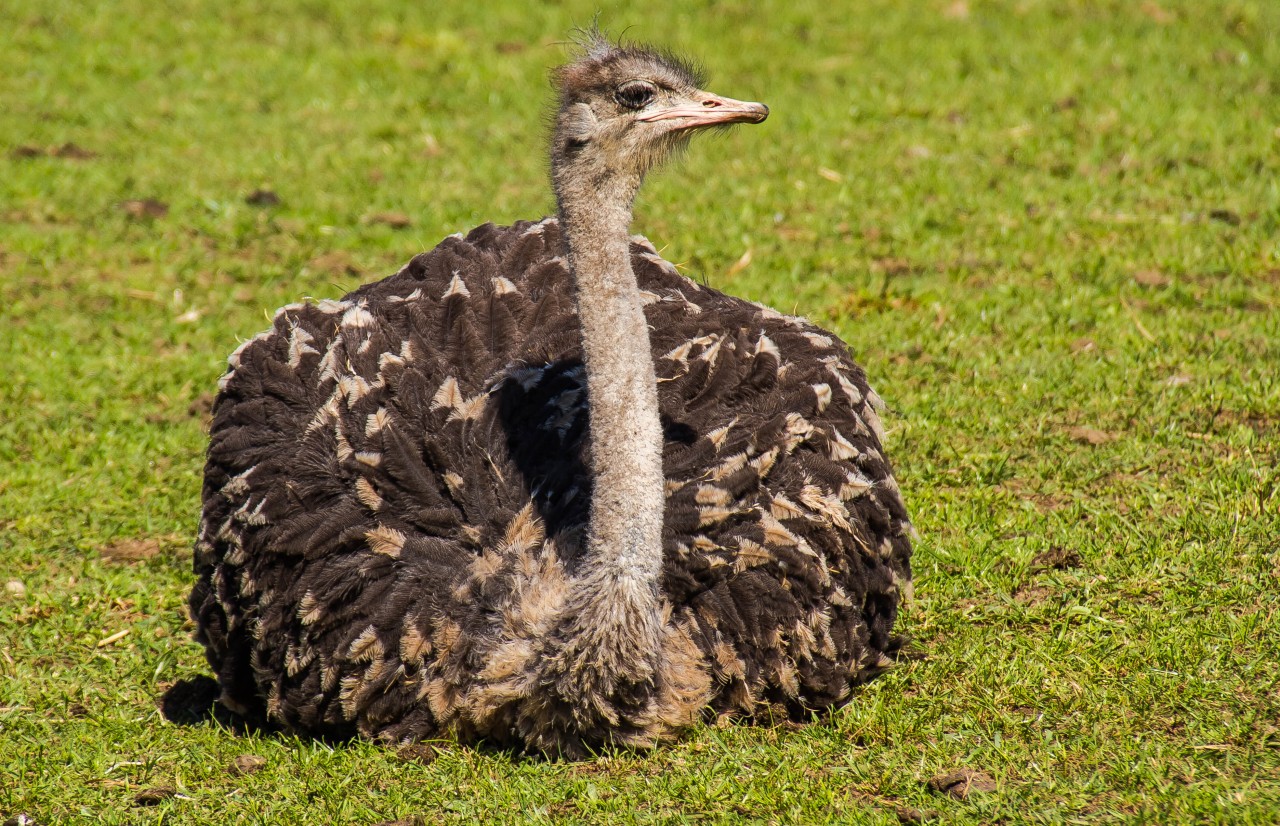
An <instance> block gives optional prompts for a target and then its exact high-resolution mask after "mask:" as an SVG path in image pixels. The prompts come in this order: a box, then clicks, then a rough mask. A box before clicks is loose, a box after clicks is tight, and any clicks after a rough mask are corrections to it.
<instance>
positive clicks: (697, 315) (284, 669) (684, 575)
mask: <svg viewBox="0 0 1280 826" xmlns="http://www.w3.org/2000/svg"><path fill="white" fill-rule="evenodd" d="M694 81H695V78H694V77H693V76H692V75H691V73H690V72H689V70H688V69H687V68H686V67H685V66H683V65H682V64H680V63H679V62H676V61H673V60H671V59H670V58H668V57H666V56H663V55H660V54H657V53H654V52H650V51H646V50H643V49H639V48H620V47H617V46H613V45H610V44H608V43H606V42H604V41H602V40H599V39H596V40H594V41H593V42H592V43H591V44H589V46H588V48H587V50H586V53H585V54H584V55H583V56H582V57H581V58H580V59H579V60H577V61H576V62H574V63H572V64H570V65H569V66H567V67H565V68H563V69H562V70H560V72H559V74H558V83H559V85H560V105H559V109H558V114H557V121H556V129H555V134H554V136H553V142H552V169H553V173H552V176H553V182H554V184H555V187H556V194H557V200H558V203H559V207H560V216H559V219H555V218H549V219H545V220H543V221H541V222H538V223H519V224H516V225H515V226H511V227H496V226H493V225H485V226H482V227H479V228H477V229H475V230H473V231H472V232H471V233H470V234H468V235H467V236H466V237H465V238H464V237H460V236H452V237H450V238H448V239H446V240H445V241H443V242H442V243H441V244H440V245H439V246H438V247H436V248H435V249H434V250H432V251H431V252H428V253H425V254H423V255H419V256H418V257H416V258H414V259H413V260H412V261H411V262H410V263H409V264H408V265H407V266H406V267H405V268H404V269H403V270H401V271H400V272H399V273H397V274H395V275H393V276H391V277H390V278H387V279H385V280H383V281H380V282H378V283H375V284H371V285H367V286H365V287H362V288H360V289H359V290H356V291H355V292H354V293H351V294H350V295H348V296H347V297H346V298H344V299H343V300H341V301H322V302H319V303H315V304H298V305H292V306H289V307H285V308H283V309H282V310H280V311H279V312H278V313H277V314H276V318H275V322H274V324H273V326H272V329H270V330H269V331H267V332H266V333H263V334H262V335H260V336H258V337H257V338H255V339H253V340H252V341H250V342H248V343H246V344H245V345H244V346H242V347H241V348H240V349H239V350H238V351H237V352H236V353H235V354H234V355H233V356H232V357H231V361H230V369H229V370H228V372H227V374H226V375H225V376H224V377H223V379H222V381H221V393H220V395H219V398H218V401H217V403H216V405H215V408H214V421H213V427H212V438H211V443H210V447H209V455H208V464H207V466H206V470H205V482H204V494H203V495H204V506H203V513H202V518H201V524H200V535H199V539H198V542H197V545H196V559H195V567H196V572H197V574H198V577H199V581H198V583H197V585H196V587H195V589H194V591H193V592H192V594H191V599H190V605H191V610H192V614H193V616H194V617H195V620H196V623H197V628H198V630H197V636H198V638H199V640H200V641H201V642H202V643H203V644H204V645H205V648H206V652H207V655H208V658H209V662H210V664H211V665H212V667H213V669H214V671H215V673H216V675H217V677H218V680H219V682H220V684H221V689H222V702H223V703H224V704H225V705H226V706H228V707H230V708H231V709H233V710H236V711H239V712H241V713H246V714H258V715H262V714H265V715H266V716H267V717H268V718H270V719H272V720H274V721H276V722H278V723H281V724H284V725H286V726H288V727H291V728H294V729H297V730H303V731H308V732H313V733H320V734H334V735H345V734H360V735H363V736H367V737H371V738H377V739H381V740H386V741H391V742H400V741H412V740H417V739H422V738H427V737H434V736H440V735H445V734H452V735H454V736H457V737H460V738H463V739H469V740H474V739H480V738H484V739H486V740H488V741H490V742H499V743H508V744H513V745H517V746H521V747H529V748H533V749H537V750H543V751H547V752H553V753H564V754H580V753H583V752H584V751H586V750H588V749H590V748H593V747H596V746H600V745H605V744H610V743H616V744H625V745H637V746H643V745H649V744H652V743H654V742H655V741H657V740H659V739H661V738H663V737H666V736H669V735H671V734H673V733H675V732H677V731H679V730H680V729H681V728H682V727H685V726H688V725H690V724H692V723H694V722H696V721H697V720H698V719H701V718H703V717H704V716H706V715H711V714H724V715H731V716H737V717H748V718H750V717H753V716H756V715H758V714H760V713H762V712H763V711H768V712H770V713H775V710H776V709H778V707H779V706H782V707H785V709H786V710H787V712H788V713H790V714H792V715H795V716H799V715H803V714H805V713H807V712H808V711H810V710H814V709H822V708H828V707H832V706H835V705H838V704H840V703H842V702H844V701H846V700H848V699H849V697H850V692H851V689H852V687H853V686H854V685H856V684H857V683H858V682H859V681H861V680H863V679H865V678H866V677H867V676H869V675H871V674H874V673H876V672H877V671H878V670H879V669H882V668H883V667H885V666H886V665H887V664H888V662H889V655H890V654H891V653H892V651H893V649H894V648H895V646H896V641H895V638H894V637H893V635H892V627H893V622H894V618H895V614H896V611H897V606H898V602H899V599H900V597H901V596H902V594H903V591H904V590H907V589H909V585H910V577H911V574H910V564H909V558H910V554H911V545H910V540H909V534H910V531H911V528H910V523H909V521H908V518H907V513H906V509H905V507H904V506H903V503H902V499H901V496H900V495H899V492H898V488H897V486H896V484H895V483H894V480H893V477H892V475H891V472H890V468H889V465H888V462H887V460H886V458H885V456H884V454H883V450H882V446H881V442H882V439H883V432H882V430H881V427H880V418H879V413H880V409H881V407H882V406H881V404H880V402H879V399H878V397H877V396H876V395H875V393H873V392H872V391H871V389H870V388H869V387H868V386H867V381H866V377H865V375H864V374H863V371H862V370H861V369H860V368H859V367H858V366H857V365H855V364H854V363H853V362H852V361H851V360H850V358H849V355H848V351H847V348H846V346H845V345H844V343H843V342H841V341H840V340H839V339H838V338H837V337H836V336H835V335H833V334H832V333H829V332H826V331H824V330H821V329H819V328H817V327H815V326H813V325H812V324H810V323H808V322H807V321H805V320H803V319H799V318H794V317H789V316H784V315H781V314H779V313H777V312H775V311H773V310H770V309H768V308H766V307H762V306H759V305H755V304H752V303H749V302H746V301H742V300H740V299H737V298H732V297H730V296H726V295H724V294H723V293H720V292H718V291H716V290H713V289H709V288H706V287H702V286H699V285H698V284H696V283H695V282H693V281H691V280H689V279H688V278H685V277H684V276H682V275H680V274H678V273H677V272H676V270H675V269H674V268H673V267H672V266H671V265H670V264H669V263H667V262H666V261H663V260H662V259H661V258H660V257H659V256H658V255H657V253H656V252H655V251H654V249H653V247H652V246H651V245H650V244H649V242H648V241H646V240H644V239H643V238H639V237H634V238H633V237H629V236H628V234H627V226H628V225H629V223H630V217H631V200H632V198H633V197H634V194H635V191H636V189H637V188H638V187H639V185H640V182H641V180H642V178H643V176H644V173H645V172H646V171H648V170H649V169H650V168H652V166H653V165H654V164H656V163H658V162H659V161H660V160H661V158H662V157H664V156H665V155H666V153H668V152H669V151H670V150H671V149H673V148H675V147H676V146H678V145H679V144H680V143H681V142H682V141H684V140H687V138H688V136H689V135H690V134H691V133H692V132H693V131H695V130H696V129H698V128H701V127H704V126H711V125H718V124H722V123H733V122H759V121H761V120H763V119H764V117H765V115H766V114H767V109H765V108H764V107H763V106H761V105H760V104H747V103H742V102H739V101H732V100H730V99H727V98H722V97H718V96H714V95H711V94H709V93H707V92H703V91H701V90H699V89H698V88H697V85H696V84H695V82H694Z"/></svg>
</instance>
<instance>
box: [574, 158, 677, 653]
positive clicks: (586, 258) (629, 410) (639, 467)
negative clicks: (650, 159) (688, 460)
mask: <svg viewBox="0 0 1280 826" xmlns="http://www.w3.org/2000/svg"><path fill="white" fill-rule="evenodd" d="M639 185H640V181H639V179H638V178H629V177H627V176H614V177H609V178H606V179H605V180H604V181H600V180H599V179H597V181H596V182H595V185H593V186H578V187H574V186H571V185H566V184H565V182H564V181H563V180H561V178H560V176H559V175H557V181H556V194H557V199H558V201H559V207H560V218H561V223H562V226H563V227H564V229H565V231H566V234H567V236H568V252H569V266H570V270H571V271H572V273H573V278H574V281H575V283H576V287H577V289H576V296H577V298H576V300H577V307H578V317H579V319H580V321H581V324H582V349H583V353H584V358H585V362H586V374H587V392H588V395H589V398H590V407H589V417H590V425H591V426H590V445H591V471H592V475H593V494H592V500H591V514H590V521H589V524H588V532H587V555H588V558H587V560H586V564H587V566H588V567H587V568H585V569H584V579H585V580H589V581H590V582H589V587H588V591H589V592H590V593H589V594H579V595H576V596H578V597H579V600H575V601H576V602H578V603H579V604H578V605H577V606H576V608H577V609H579V610H581V609H583V608H584V605H583V601H588V602H594V603H597V604H598V603H600V602H602V601H604V600H606V599H608V600H611V601H614V604H613V606H612V609H613V610H614V611H616V609H617V608H619V607H622V606H620V605H619V604H618V603H619V602H621V603H622V605H623V606H626V607H627V608H629V609H630V612H631V613H632V616H631V617H630V618H629V621H624V622H625V624H627V625H629V626H632V627H633V628H634V627H635V625H636V624H637V621H639V622H638V624H639V625H640V626H646V625H649V622H648V620H649V617H648V616H638V615H637V614H641V615H643V614H650V613H651V612H652V611H653V610H654V608H655V607H656V605H657V590H658V579H659V576H660V574H661V570H662V521H663V507H664V504H665V501H664V492H663V475H662V426H661V424H660V422H659V419H658V392H657V383H656V381H655V377H654V368H653V355H652V352H651V350H650V345H649V328H648V325H647V323H646V321H645V316H644V309H643V304H642V303H641V297H640V288H639V286H638V285H637V284H636V277H635V273H634V272H633V271H632V269H631V254H630V233H629V231H630V224H631V204H632V200H633V199H634V197H635V193H636V191H637V189H638V188H639ZM597 607H600V608H603V607H604V606H597ZM588 613H593V612H591V611H589V612H588ZM650 627H651V626H650Z"/></svg>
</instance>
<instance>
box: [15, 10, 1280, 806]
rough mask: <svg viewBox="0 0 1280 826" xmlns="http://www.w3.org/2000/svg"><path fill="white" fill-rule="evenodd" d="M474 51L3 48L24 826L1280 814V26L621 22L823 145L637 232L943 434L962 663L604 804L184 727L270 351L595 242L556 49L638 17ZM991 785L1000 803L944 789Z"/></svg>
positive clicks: (225, 13)
mask: <svg viewBox="0 0 1280 826" xmlns="http://www.w3.org/2000/svg"><path fill="white" fill-rule="evenodd" d="M448 5H449V4H427V3H411V4H402V3H394V2H389V1H383V0H379V1H378V2H367V3H360V4H352V3H336V2H328V0H311V1H310V2H297V3H293V4H285V3H273V4H256V3H242V4H225V3H212V2H207V1H206V0H185V1H184V2H180V3H177V4H173V5H171V6H169V7H167V10H166V11H165V12H163V13H162V12H160V11H158V9H157V7H156V6H155V5H154V4H146V3H142V2H137V0H112V2H107V3H100V4H83V3H73V2H67V0H52V1H51V2H48V3H42V4H37V5H32V4H18V5H16V6H15V5H13V4H9V5H7V6H4V7H3V8H0V31H4V32H6V34H5V35H4V38H5V39H6V42H5V45H4V47H3V48H0V100H3V101H4V105H3V106H0V149H2V150H3V155H2V156H0V363H3V364H4V370H3V372H2V373H0V574H2V575H3V576H0V578H3V579H4V580H5V581H6V582H7V583H8V585H7V586H6V590H5V591H4V592H3V593H0V644H2V647H0V676H2V678H3V679H0V753H2V754H3V755H4V758H3V759H0V817H9V816H13V815H16V814H18V813H26V814H28V815H31V816H33V817H35V818H36V819H37V820H38V821H39V822H40V823H42V824H47V823H62V822H94V823H162V822H163V823H210V822H216V823H233V822H234V823H298V824H311V823H314V824H327V823H348V822H350V823H378V822H381V821H388V820H395V819H400V818H409V817H414V816H418V817H421V818H423V819H424V822H433V823H434V822H444V823H469V822H494V823H497V822H525V821H527V822H533V823H547V822H552V823H578V822H599V823H628V822H635V823H650V822H744V823H745V822H761V823H800V822H805V823H810V822H859V823H896V822H898V819H899V814H898V810H899V809H903V810H905V809H912V810H917V812H919V813H920V814H921V815H922V816H925V817H937V818H938V819H939V820H940V821H942V822H949V823H989V822H993V821H1004V822H1019V823H1021V822H1027V823H1110V822H1146V823H1178V822H1187V823H1189V822H1200V823H1204V822H1220V823H1233V824H1249V823H1259V824H1262V823H1273V822H1275V820H1276V819H1277V817H1280V729H1278V728H1277V727H1278V726H1280V665H1278V664H1277V663H1278V661H1280V650H1278V648H1280V645H1278V644H1277V640H1280V619H1278V618H1277V610H1278V609H1280V540H1278V536H1280V518H1277V511H1278V509H1280V493H1277V491H1278V490H1280V471H1278V470H1277V467H1278V466H1280V371H1278V369H1277V365H1280V5H1277V4H1275V3H1273V2H1269V0H1225V1H1224V2H1202V0H1152V2H1141V3H1139V2H1137V1H1136V0H1134V2H1128V1H1127V0H1060V2H1048V0H1044V1H1043V2H1041V1H1038V0H969V2H967V3H966V2H951V0H917V2H910V3H899V2H896V0H866V2H863V3H859V4H857V5H856V6H855V7H852V8H848V7H845V4H838V3H830V2H818V1H817V0H788V2H785V3H783V2H775V1H774V0H766V2H761V3H753V4H747V3H729V2H724V3H720V2H717V3H696V4H690V3H679V4H676V3H672V4H662V6H663V7H660V8H648V7H646V8H645V9H644V11H643V13H641V12H640V11H638V10H635V9H631V10H621V9H612V8H609V9H605V12H604V15H603V17H602V20H603V21H604V22H605V23H606V24H608V25H609V26H610V27H612V28H614V29H615V30H620V29H622V28H624V27H625V26H629V25H630V26H634V28H633V29H632V30H631V34H633V35H634V36H635V37H638V38H642V39H654V40H658V41H661V42H662V43H664V44H665V45H669V46H672V47H676V48H679V49H682V50H686V51H688V52H690V53H692V54H694V55H697V56H698V57H700V58H701V59H702V60H704V61H705V62H706V63H707V64H708V65H709V66H710V67H711V69H712V70H713V72H714V76H715V81H714V82H713V84H712V88H714V89H717V90H720V91H723V92H724V93H725V94H729V95H732V96H735V97H744V98H757V99H762V100H765V101H766V102H768V103H769V104H770V106H771V107H772V109H773V112H774V114H773V115H772V117H771V118H770V120H769V122H768V123H767V124H765V125H764V126H761V127H752V128H750V129H742V130H739V131H737V132H736V133H734V134H732V135H730V136H727V137H725V138H722V139H713V140H705V141H702V142H701V143H700V144H699V145H697V146H695V147H694V149H693V150H692V151H691V152H690V153H689V155H688V156H687V158H686V159H685V160H684V162H683V163H682V164H680V165H679V166H678V167H677V168H674V169H673V170H671V171H669V172H667V173H665V174H663V175H662V176H660V177H658V178H656V179H655V180H653V181H652V182H651V183H650V184H649V185H648V187H647V188H646V190H645V192H644V193H643V195H642V198H641V203H640V205H639V208H638V213H637V229H638V230H639V231H643V232H645V233H646V234H648V235H649V236H650V237H651V238H653V239H654V240H655V241H656V242H657V243H658V244H659V246H661V247H665V250H666V254H667V256H668V257H671V258H672V259H673V260H677V261H680V262H682V265H683V266H684V267H685V268H686V270H687V271H688V272H690V273H692V274H696V275H697V276H699V277H702V278H705V279H706V280H707V281H709V282H710V283H711V284H712V285H714V286H716V287H719V288H721V289H725V290H728V291H731V292H734V293H737V294H740V295H743V296H746V297H749V298H752V299H755V300H761V301H766V302H769V303H771V304H774V305H775V306H779V307H781V308H783V309H786V310H788V311H791V310H797V311H799V312H801V313H804V314H806V315H808V316H810V317H811V318H813V319H815V320H816V321H819V322H820V323H823V324H825V325H828V326H831V327H832V328H834V329H835V330H837V331H838V332H839V333H840V334H841V335H842V336H843V337H844V338H845V340H847V341H848V342H849V343H850V345H851V346H852V348H853V350H854V352H855V353H856V355H857V357H858V359H859V361H860V362H862V363H863V364H864V365H865V366H866V368H867V370H868V373H869V374H870V375H871V376H872V379H873V382H874V384H875V385H876V386H877V388H878V389H879V390H880V392H881V394H882V395H883V396H884V397H885V398H886V399H887V400H888V401H889V403H890V404H891V405H892V406H893V407H894V409H895V410H896V411H897V413H898V415H897V416H896V417H895V418H893V419H892V421H891V422H890V425H891V433H890V436H889V446H890V451H891V455H892V456H893V457H894V459H895V463H896V466H897V470H898V475H899V479H900V481H901V485H902V488H903V491H904V493H905V496H906V498H907V502H908V504H909V506H910V508H911V510H912V513H913V515H914V518H915V521H916V523H917V525H918V528H919V531H920V535H921V538H920V542H919V545H918V551H917V556H916V558H915V570H916V599H915V600H914V602H913V603H911V605H910V606H909V607H908V609H907V610H906V613H905V615H904V617H903V620H902V626H903V628H904V630H906V631H907V632H909V633H910V634H911V635H912V637H913V638H914V639H915V641H916V646H917V648H918V649H919V650H920V651H921V652H922V654H923V658H922V659H918V660H913V661H909V662H906V663H903V664H901V665H900V666H899V667H897V668H895V669H894V670H892V671H891V672H890V673H889V674H888V675H886V676H884V677H883V678H881V679H879V680H877V681H875V682H873V683H872V684H870V685H868V686H867V687H865V688H864V689H862V690H861V691H860V692H859V693H858V695H857V697H856V699H855V700H854V702H853V703H852V704H851V705H850V706H848V707H847V708H845V709H843V710H841V711H840V712H838V713H837V714H835V715H834V716H833V717H832V718H831V719H830V720H827V721H824V722H821V723H819V724H816V725H813V726H809V727H807V728H804V729H802V730H790V729H786V728H747V727H733V728H726V729H717V728H704V729H701V730H698V731H696V732H694V733H693V734H692V736H690V737H689V738H688V739H687V740H685V741H683V742H681V743H679V744H676V745H673V746H671V747H668V748H663V749H661V750H659V751H656V752H654V753H652V754H626V753H623V754H613V755H608V756H605V757H602V758H600V759H598V760H594V761H588V762H583V763H565V762H541V761H534V760H528V759H522V758H519V757H518V756H515V755H511V754H506V753H501V752H498V753H494V752H491V751H486V750H483V749H480V750H475V749H469V748H458V747H448V748H444V749H442V750H441V752H440V754H439V755H438V757H437V758H436V759H435V760H434V761H426V762H424V761H412V760H410V761H406V760H404V759H402V757H401V756H397V754H396V753H394V752H391V751H388V750H384V749H381V748H377V747H374V746H372V745H369V744H365V743H343V744H322V743H317V742H312V741H308V740H300V739H295V738H292V737H287V736H270V735H254V734H243V733H237V732H234V731H231V730H228V729H226V728H222V727H220V726H217V725H212V724H205V725H197V726H178V725H174V724H172V723H169V722H166V721H165V720H164V718H163V717H162V715H161V714H160V712H159V711H158V709H157V702H158V697H159V696H160V695H161V694H162V693H163V692H164V690H165V689H166V688H167V687H168V686H170V685H172V684H173V683H174V682H175V681H178V680H181V679H186V678H191V677H194V676H197V675H199V674H203V673H205V669H204V665H203V660H202V656H201V652H200V650H199V648H198V647H197V646H196V645H195V644H194V643H193V642H192V641H191V638H190V626H189V623H188V622H187V621H186V619H185V616H184V609H183V606H184V599H185V595H186V593H187V591H188V589H189V587H190V585H191V583H192V577H191V574H190V571H189V567H190V551H189V545H190V542H191V538H192V535H193V533H194V528H195V522H196V516H197V512H198V501H199V487H200V472H201V465H202V451H203V448H204V443H205V433H204V430H203V415H204V411H205V410H206V409H207V406H208V403H209V399H210V392H211V391H212V389H213V388H214V386H215V382H216V379H217V377H218V375H219V374H220V373H221V371H222V370H223V366H224V363H225V362H224V359H225V356H226V354H227V353H229V352H230V351H231V350H232V349H233V348H234V347H235V345H236V343H237V342H238V341H240V340H243V339H244V338H247V337H248V336H250V335H252V334H254V333H256V332H257V331H258V330H260V329H262V328H263V327H265V325H266V318H267V314H269V313H270V311H271V310H272V309H273V308H274V307H276V306H278V305H280V304H283V303H286V302H289V301H293V300H297V299H299V298H301V297H304V296H317V297H336V296H338V295H340V294H341V293H343V292H344V291H346V290H348V289H351V288H353V287H354V286H356V285H357V284H359V283H362V282H364V281H367V280H372V279H375V278H378V277H381V276H382V275H384V274H387V273H389V272H392V271H394V270H395V269H396V268H397V267H398V266H399V264H400V263H402V262H403V261H405V260H407V259H408V258H409V257H410V256H411V255H413V254H414V253H416V252H419V251H421V250H423V249H427V248H430V247H431V246H433V245H434V244H435V243H436V242H437V241H438V240H439V239H440V238H441V237H443V236H445V235H447V234H449V233H451V232H455V231H458V230H465V229H467V228H469V227H470V226H472V225H475V224H477V223H480V222H482V221H484V220H495V221H499V222H509V221H512V220H515V219H518V218H528V217H536V216H539V215H542V214H544V213H546V212H548V211H550V210H551V208H552V202H551V199H550V195H549V194H548V189H547V186H546V182H545V163H544V160H543V158H542V148H541V147H542V144H543V140H544V135H543V129H544V127H543V125H542V116H543V113H544V110H545V106H546V99H547V97H548V94H547V87H546V83H545V70H546V67H547V66H549V65H551V64H553V63H555V62H557V61H559V60H560V59H561V57H562V54H563V52H562V51H561V50H560V49H559V48H558V47H555V46H553V45H550V44H552V43H553V42H554V41H556V40H557V39H559V38H561V37H563V34H564V32H565V31H567V29H568V28H569V27H570V26H571V25H572V24H574V23H581V22H584V21H588V20H590V18H591V15H592V13H593V12H594V11H595V9H596V5H595V4H593V3H588V2H578V1H577V0H574V1H573V2H567V3H564V4H550V3H546V4H539V3H532V4H531V3H495V4H487V5H486V6H485V7H484V11H483V12H482V11H481V7H480V6H478V5H474V4H473V5H471V6H459V7H457V8H448V7H447V6H448ZM256 190H269V191H270V192H272V193H274V194H275V195H276V196H277V197H278V199H279V203H277V204H272V203H269V202H270V201H271V199H270V198H266V197H264V196H260V197H259V198H257V199H254V200H256V201H259V202H260V203H258V204H257V205H254V204H250V203H247V202H246V198H247V197H248V196H249V195H250V194H251V193H253V192H254V191H256ZM264 201H265V202H267V203H262V202H264ZM397 213H399V214H397ZM403 224H407V226H397V225H403ZM745 253H750V255H749V256H747V255H745ZM122 632H127V633H124V635H123V636H121V634H122ZM244 754H256V755H260V756H262V757H264V758H265V759H266V767H265V768H264V769H263V770H261V771H260V772H257V773H254V774H249V775H236V774H234V773H232V772H230V771H228V767H229V766H230V765H231V763H232V761H233V759H234V758H236V757H237V756H239V755H244ZM955 768H969V769H972V770H975V771H980V772H983V773H984V774H986V775H988V776H990V777H991V778H992V779H993V780H994V784H995V789H994V791H989V792H985V793H979V792H975V793H974V794H972V795H971V796H969V798H968V799H966V800H958V799H954V798H952V797H950V796H946V795H941V794H938V793H935V792H933V791H931V790H930V789H929V787H928V781H929V780H930V779H931V778H933V777H935V776H936V775H939V774H942V773H944V772H947V771H949V770H951V769H955ZM157 787H171V788H172V789H173V790H174V791H175V792H176V794H175V795H173V796H165V795H159V796H158V801H157V802H156V803H155V805H152V806H140V805H138V804H137V803H136V799H137V795H138V793H139V792H140V791H142V790H146V789H155V788H157ZM908 815H909V813H904V815H903V816H908Z"/></svg>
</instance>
